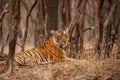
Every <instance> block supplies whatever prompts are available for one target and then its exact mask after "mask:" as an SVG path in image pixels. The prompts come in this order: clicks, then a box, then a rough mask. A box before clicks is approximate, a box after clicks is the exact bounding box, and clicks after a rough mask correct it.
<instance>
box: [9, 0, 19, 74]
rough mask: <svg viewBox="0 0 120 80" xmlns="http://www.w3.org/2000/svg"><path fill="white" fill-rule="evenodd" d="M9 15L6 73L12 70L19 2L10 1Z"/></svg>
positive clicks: (15, 0)
mask: <svg viewBox="0 0 120 80" xmlns="http://www.w3.org/2000/svg"><path fill="white" fill-rule="evenodd" d="M10 15H11V17H10V19H11V26H10V27H9V30H10V37H9V55H8V60H7V66H8V73H10V72H11V71H12V70H13V61H14V53H15V46H16V42H17V34H18V29H19V22H20V0H10Z"/></svg>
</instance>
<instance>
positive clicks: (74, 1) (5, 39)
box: [0, 0, 120, 63]
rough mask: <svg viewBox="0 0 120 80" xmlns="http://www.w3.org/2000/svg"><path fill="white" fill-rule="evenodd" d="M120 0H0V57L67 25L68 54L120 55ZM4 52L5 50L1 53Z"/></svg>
mask: <svg viewBox="0 0 120 80" xmlns="http://www.w3.org/2000/svg"><path fill="white" fill-rule="evenodd" d="M119 9H120V0H0V59H1V60H2V59H6V57H5V54H8V55H9V56H8V57H7V61H8V62H10V63H12V62H13V57H14V53H15V52H20V51H24V50H26V49H30V48H33V47H36V46H39V45H41V44H42V43H43V42H44V41H45V40H47V39H48V38H49V37H50V35H51V34H50V31H51V30H58V29H64V28H65V27H68V28H70V33H69V36H70V39H69V44H68V46H67V48H66V49H65V50H66V54H67V56H68V57H72V58H76V59H86V60H91V59H93V60H104V59H120V31H119V30H120V10H119ZM4 53H5V54H4Z"/></svg>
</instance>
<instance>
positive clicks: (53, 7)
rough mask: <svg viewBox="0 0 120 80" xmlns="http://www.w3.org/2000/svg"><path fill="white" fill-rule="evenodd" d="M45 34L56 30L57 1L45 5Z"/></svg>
mask: <svg viewBox="0 0 120 80" xmlns="http://www.w3.org/2000/svg"><path fill="white" fill-rule="evenodd" d="M47 14H48V15H47V32H48V36H47V37H49V36H50V30H57V29H58V0H48V4H47Z"/></svg>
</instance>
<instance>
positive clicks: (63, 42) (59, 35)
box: [52, 28, 69, 48]
mask: <svg viewBox="0 0 120 80" xmlns="http://www.w3.org/2000/svg"><path fill="white" fill-rule="evenodd" d="M52 33H54V34H53V35H52V38H53V42H54V44H55V45H57V46H59V47H61V48H63V47H66V46H67V42H68V40H69V35H68V28H67V29H65V30H57V31H54V32H52Z"/></svg>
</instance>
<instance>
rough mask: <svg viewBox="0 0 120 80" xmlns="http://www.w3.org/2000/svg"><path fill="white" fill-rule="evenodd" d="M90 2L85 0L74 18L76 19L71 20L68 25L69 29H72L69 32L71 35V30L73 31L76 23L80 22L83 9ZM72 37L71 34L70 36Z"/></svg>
mask: <svg viewBox="0 0 120 80" xmlns="http://www.w3.org/2000/svg"><path fill="white" fill-rule="evenodd" d="M87 1H88V0H83V1H82V2H81V4H80V6H79V8H78V13H77V14H76V15H75V16H74V18H73V19H72V20H71V22H70V23H69V25H68V28H69V29H70V30H69V32H70V33H71V30H72V29H73V27H74V25H75V23H76V22H77V21H79V18H80V15H81V13H82V11H83V9H84V8H85V5H86V3H87ZM70 35H71V34H70Z"/></svg>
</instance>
